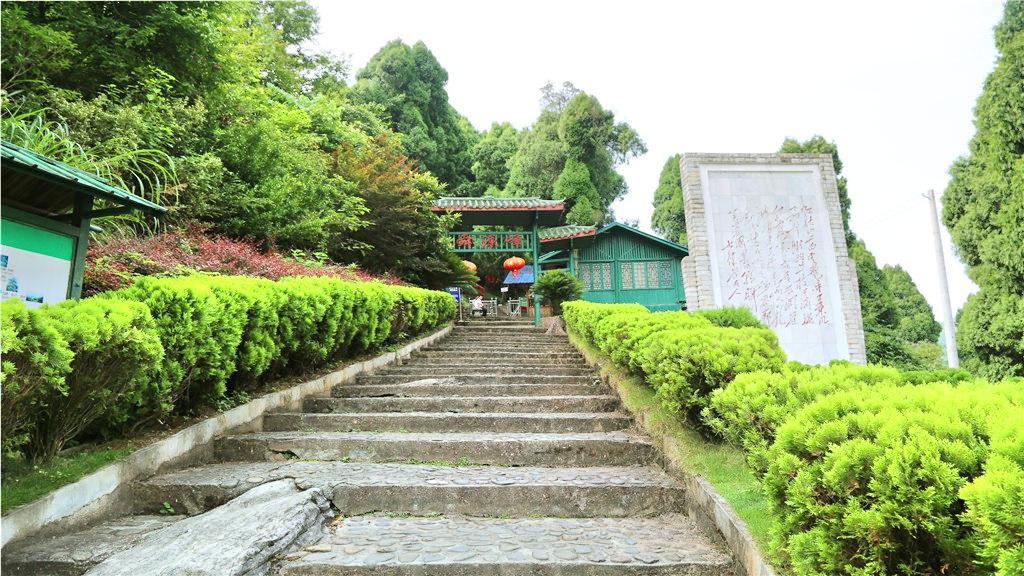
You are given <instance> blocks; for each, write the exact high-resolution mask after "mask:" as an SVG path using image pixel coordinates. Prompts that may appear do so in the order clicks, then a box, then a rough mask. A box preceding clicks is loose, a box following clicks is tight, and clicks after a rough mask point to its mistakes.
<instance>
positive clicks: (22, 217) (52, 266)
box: [0, 141, 166, 306]
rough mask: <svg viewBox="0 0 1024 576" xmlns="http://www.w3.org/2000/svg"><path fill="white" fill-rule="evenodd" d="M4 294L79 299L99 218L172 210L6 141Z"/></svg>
mask: <svg viewBox="0 0 1024 576" xmlns="http://www.w3.org/2000/svg"><path fill="white" fill-rule="evenodd" d="M0 181H2V183H3V191H2V194H0V204H2V208H3V215H2V222H0V224H2V225H0V245H2V249H0V289H2V294H0V298H2V299H8V298H20V299H22V300H24V301H25V302H26V304H28V305H29V306H38V305H41V304H50V303H54V302H59V301H61V300H65V299H67V298H78V297H79V296H80V295H81V292H82V276H83V273H84V270H85V254H86V251H87V250H88V245H89V231H90V229H91V227H92V219H93V218H99V217H102V216H114V215H118V214H127V213H129V212H132V211H136V210H141V211H143V212H145V213H147V214H149V215H151V216H153V217H160V216H161V215H163V214H164V213H165V212H166V209H165V208H164V207H162V206H160V205H158V204H155V203H153V202H150V201H149V200H146V199H145V198H140V197H139V196H136V195H135V194H132V193H131V192H129V191H127V190H124V189H123V188H118V187H117V186H114V185H112V184H110V183H109V182H107V181H105V180H103V179H102V178H100V177H99V176H97V175H95V174H91V173H89V172H86V171H84V170H80V169H78V168H75V167H73V166H69V165H67V164H65V163H63V162H59V161H57V160H54V159H52V158H48V157H46V156H43V155H42V154H39V153H37V152H34V151H32V150H29V149H27V148H24V147H21V146H18V145H17V144H13V143H10V142H7V141H2V142H0Z"/></svg>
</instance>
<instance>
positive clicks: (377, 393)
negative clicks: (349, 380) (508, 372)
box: [331, 380, 608, 398]
mask: <svg viewBox="0 0 1024 576" xmlns="http://www.w3.org/2000/svg"><path fill="white" fill-rule="evenodd" d="M607 393H608V388H607V387H605V386H604V385H601V384H458V383H454V382H451V381H447V380H438V381H436V382H432V381H430V380H420V381H417V382H409V383H407V384H339V385H337V386H335V387H334V388H332V389H331V396H333V397H335V398H388V397H394V398H416V397H428V396H588V395H603V394H607Z"/></svg>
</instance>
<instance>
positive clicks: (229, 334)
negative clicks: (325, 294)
mask: <svg viewBox="0 0 1024 576" xmlns="http://www.w3.org/2000/svg"><path fill="white" fill-rule="evenodd" d="M210 284H211V282H210V279H209V277H204V276H199V275H195V276H184V277H176V278H153V277H141V278H139V279H137V280H136V281H135V284H133V285H132V286H130V287H128V288H124V289H122V290H118V291H115V292H109V293H107V294H104V295H103V296H101V297H102V298H111V299H116V300H128V301H134V302H142V303H144V304H146V306H148V307H149V309H150V312H151V313H152V315H153V319H154V320H155V321H156V327H157V332H158V334H159V336H160V342H161V343H162V344H163V346H164V359H163V362H162V363H161V365H160V370H159V372H158V375H159V377H158V385H157V386H155V387H153V388H152V392H151V394H149V395H147V397H145V398H143V399H141V402H142V403H141V405H140V406H139V407H138V408H139V410H140V412H141V413H145V414H148V415H150V416H151V417H153V418H159V417H160V416H162V415H164V414H166V413H168V412H170V411H171V410H172V409H173V408H174V407H175V406H182V407H185V408H194V407H196V406H199V405H202V404H204V403H210V402H215V401H216V400H218V399H219V398H221V397H222V396H223V395H224V391H225V390H226V388H227V380H228V377H230V376H231V375H232V374H233V373H234V371H235V351H236V350H237V349H238V345H239V343H240V342H241V340H242V329H243V328H244V326H245V321H246V316H247V314H246V311H245V310H244V306H243V305H242V304H241V303H239V302H237V301H235V300H233V299H231V298H223V299H222V298H218V297H217V294H216V293H215V292H214V291H213V290H212V289H211V288H210Z"/></svg>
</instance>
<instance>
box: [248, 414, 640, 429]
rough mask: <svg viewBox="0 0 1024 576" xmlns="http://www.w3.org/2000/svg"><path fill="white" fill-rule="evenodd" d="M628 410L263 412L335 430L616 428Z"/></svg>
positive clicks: (272, 418)
mask: <svg viewBox="0 0 1024 576" xmlns="http://www.w3.org/2000/svg"><path fill="white" fill-rule="evenodd" d="M631 424H632V421H631V420H630V419H629V417H628V416H626V415H624V414H619V413H616V412H580V413H572V412H554V413H551V412H530V413H515V412H505V413H501V412H493V413H488V412H478V413H472V412H464V413H460V414H457V413H451V412H359V413H337V414H310V413H278V414H267V415H266V416H264V417H263V429H264V430H265V431H267V432H275V431H298V430H301V431H306V432H310V431H330V432H357V431H381V432H527V433H552V434H558V433H567V432H611V431H614V430H623V429H625V428H629V427H630V425H631Z"/></svg>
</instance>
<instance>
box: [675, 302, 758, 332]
mask: <svg viewBox="0 0 1024 576" xmlns="http://www.w3.org/2000/svg"><path fill="white" fill-rule="evenodd" d="M693 315H694V316H700V317H702V318H707V319H708V320H710V321H711V323H712V324H714V325H715V326H720V327H722V328H767V327H768V326H766V325H765V324H764V323H762V322H761V321H760V320H758V319H757V316H754V313H753V312H751V311H750V309H749V308H737V307H735V306H726V307H724V308H708V309H704V310H696V311H694V313H693Z"/></svg>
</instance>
